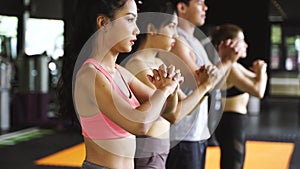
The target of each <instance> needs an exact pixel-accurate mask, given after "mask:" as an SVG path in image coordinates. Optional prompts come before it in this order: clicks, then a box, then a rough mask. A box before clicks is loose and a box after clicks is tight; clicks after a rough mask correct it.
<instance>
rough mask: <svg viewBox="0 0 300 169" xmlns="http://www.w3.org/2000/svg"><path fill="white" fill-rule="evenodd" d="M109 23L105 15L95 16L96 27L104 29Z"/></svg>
mask: <svg viewBox="0 0 300 169" xmlns="http://www.w3.org/2000/svg"><path fill="white" fill-rule="evenodd" d="M108 23H109V19H108V18H107V17H106V16H103V15H99V16H98V17H97V27H98V29H101V30H104V31H105V30H106V25H107V24H108Z"/></svg>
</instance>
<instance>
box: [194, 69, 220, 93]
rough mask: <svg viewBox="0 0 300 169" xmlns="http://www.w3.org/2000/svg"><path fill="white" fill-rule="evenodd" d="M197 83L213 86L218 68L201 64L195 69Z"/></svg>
mask: <svg viewBox="0 0 300 169" xmlns="http://www.w3.org/2000/svg"><path fill="white" fill-rule="evenodd" d="M195 73H196V78H197V82H198V86H199V85H206V86H208V87H209V88H212V87H214V86H215V82H216V80H217V75H218V68H217V67H216V66H214V65H203V66H201V67H200V68H199V69H198V70H196V71H195Z"/></svg>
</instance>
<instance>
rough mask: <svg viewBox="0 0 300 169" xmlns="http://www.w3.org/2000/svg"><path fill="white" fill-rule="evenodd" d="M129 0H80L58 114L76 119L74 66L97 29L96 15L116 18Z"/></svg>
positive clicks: (68, 44)
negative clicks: (116, 14) (117, 13)
mask: <svg viewBox="0 0 300 169" xmlns="http://www.w3.org/2000/svg"><path fill="white" fill-rule="evenodd" d="M127 1H128V0H77V1H76V2H75V3H76V4H75V8H74V11H73V14H72V20H71V23H70V28H69V29H68V31H69V32H67V33H68V34H66V37H67V38H66V46H65V54H64V56H63V65H62V71H61V75H60V78H59V81H58V85H57V88H58V90H57V95H58V101H59V106H60V107H59V110H58V116H59V117H61V118H63V119H70V120H72V121H73V122H76V121H77V120H78V119H77V116H76V111H75V108H74V104H73V92H72V87H73V84H72V78H73V71H74V66H75V63H76V60H77V57H78V55H79V52H80V51H81V48H82V47H83V46H84V44H85V43H86V41H87V40H88V39H89V38H90V37H91V36H92V35H93V34H94V33H95V32H96V31H97V17H98V16H99V15H104V16H106V17H108V18H109V19H111V20H113V19H114V17H115V13H116V12H117V11H118V10H120V9H121V8H122V7H123V6H124V5H125V3H126V2H127Z"/></svg>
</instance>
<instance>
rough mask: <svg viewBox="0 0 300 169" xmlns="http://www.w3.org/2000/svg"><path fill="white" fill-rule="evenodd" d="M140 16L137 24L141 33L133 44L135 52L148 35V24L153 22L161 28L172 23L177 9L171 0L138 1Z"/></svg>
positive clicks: (156, 26)
mask: <svg viewBox="0 0 300 169" xmlns="http://www.w3.org/2000/svg"><path fill="white" fill-rule="evenodd" d="M138 11H139V17H138V20H137V25H138V27H139V29H140V34H139V35H138V36H137V41H136V43H135V45H134V46H133V49H132V51H131V53H134V52H135V51H136V50H137V49H138V47H139V45H140V44H141V43H142V41H144V40H145V38H146V35H147V26H148V24H152V25H153V26H154V27H155V28H157V29H159V28H160V27H162V26H165V25H167V24H169V23H171V22H172V21H173V19H174V17H175V16H174V13H175V9H174V7H173V5H172V3H171V2H170V0H151V1H150V0H144V1H140V3H138Z"/></svg>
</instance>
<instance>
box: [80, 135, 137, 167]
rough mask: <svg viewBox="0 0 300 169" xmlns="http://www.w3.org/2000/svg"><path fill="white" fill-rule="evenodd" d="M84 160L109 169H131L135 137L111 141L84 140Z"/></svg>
mask: <svg viewBox="0 0 300 169" xmlns="http://www.w3.org/2000/svg"><path fill="white" fill-rule="evenodd" d="M84 142H85V146H86V147H85V148H86V160H87V161H88V162H91V163H94V164H97V165H100V166H103V167H107V168H110V169H133V168H134V163H133V157H134V152H135V147H136V146H135V136H131V138H121V139H113V140H91V139H89V138H84Z"/></svg>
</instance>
